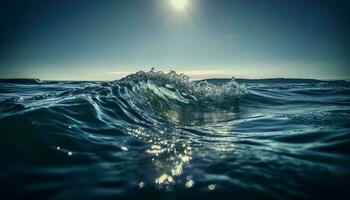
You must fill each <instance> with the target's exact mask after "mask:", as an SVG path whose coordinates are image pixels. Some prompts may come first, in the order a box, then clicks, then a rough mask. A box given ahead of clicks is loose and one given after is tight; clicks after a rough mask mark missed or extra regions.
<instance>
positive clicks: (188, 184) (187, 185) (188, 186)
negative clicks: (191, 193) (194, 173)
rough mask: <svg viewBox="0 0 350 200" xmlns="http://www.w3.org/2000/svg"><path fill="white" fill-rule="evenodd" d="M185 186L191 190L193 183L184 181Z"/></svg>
mask: <svg viewBox="0 0 350 200" xmlns="http://www.w3.org/2000/svg"><path fill="white" fill-rule="evenodd" d="M185 185H186V187H187V188H191V187H192V186H193V185H194V181H193V180H188V181H186V184H185Z"/></svg>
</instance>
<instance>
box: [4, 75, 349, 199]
mask: <svg viewBox="0 0 350 200" xmlns="http://www.w3.org/2000/svg"><path fill="white" fill-rule="evenodd" d="M349 119H350V82H348V81H318V80H310V79H259V80H258V79H256V80H245V79H236V80H234V79H210V80H203V81H191V80H189V78H188V77H187V76H186V75H183V74H177V73H175V72H169V73H163V72H155V71H149V72H138V73H136V74H131V75H129V76H127V77H125V78H122V79H120V80H116V81H111V82H103V81H102V82H101V81H41V80H38V79H7V80H1V81H0V132H1V133H0V156H1V160H0V191H1V199H78V198H80V199H190V198H191V199H193V198H201V199H203V200H205V199H329V198H335V199H341V198H345V197H346V196H345V195H349V194H350V123H349Z"/></svg>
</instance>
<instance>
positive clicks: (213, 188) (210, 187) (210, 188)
mask: <svg viewBox="0 0 350 200" xmlns="http://www.w3.org/2000/svg"><path fill="white" fill-rule="evenodd" d="M215 188H216V185H215V184H210V185H208V189H209V190H210V191H212V190H215Z"/></svg>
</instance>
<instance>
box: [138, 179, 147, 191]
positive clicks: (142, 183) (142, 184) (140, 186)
mask: <svg viewBox="0 0 350 200" xmlns="http://www.w3.org/2000/svg"><path fill="white" fill-rule="evenodd" d="M145 185H146V183H145V182H142V181H141V182H140V183H139V189H142V188H143V187H145Z"/></svg>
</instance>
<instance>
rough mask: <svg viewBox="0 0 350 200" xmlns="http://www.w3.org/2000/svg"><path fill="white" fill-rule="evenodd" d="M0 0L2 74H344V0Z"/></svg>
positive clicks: (347, 46)
mask: <svg viewBox="0 0 350 200" xmlns="http://www.w3.org/2000/svg"><path fill="white" fill-rule="evenodd" d="M171 1H172V0H114V1H108V0H104V1H90V0H85V1H74V0H71V1H68V0H52V1H39V0H38V1H30V0H23V1H19V0H11V1H1V3H0V4H1V5H0V27H1V32H0V78H32V77H36V78H41V79H70V80H72V79H77V80H78V79H79V80H81V79H86V80H87V79H89V80H92V79H95V80H96V79H100V80H101V79H107V80H112V79H117V78H120V77H121V76H124V75H126V74H127V73H131V72H134V71H137V70H149V69H150V68H151V67H156V69H159V70H163V71H168V70H171V69H172V70H176V71H179V72H180V71H181V72H185V73H188V74H189V75H191V76H192V77H193V78H204V77H230V76H232V75H235V76H236V77H248V78H262V77H300V78H322V79H349V78H350V67H349V64H350V57H349V56H348V54H349V53H348V52H350V39H349V35H350V14H349V13H350V12H349V11H350V7H349V5H350V4H349V3H347V1H316V0H315V1H306V0H289V1H288V0H250V1H247V0H188V4H187V6H186V8H185V10H178V9H175V8H174V6H172V3H171Z"/></svg>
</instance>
